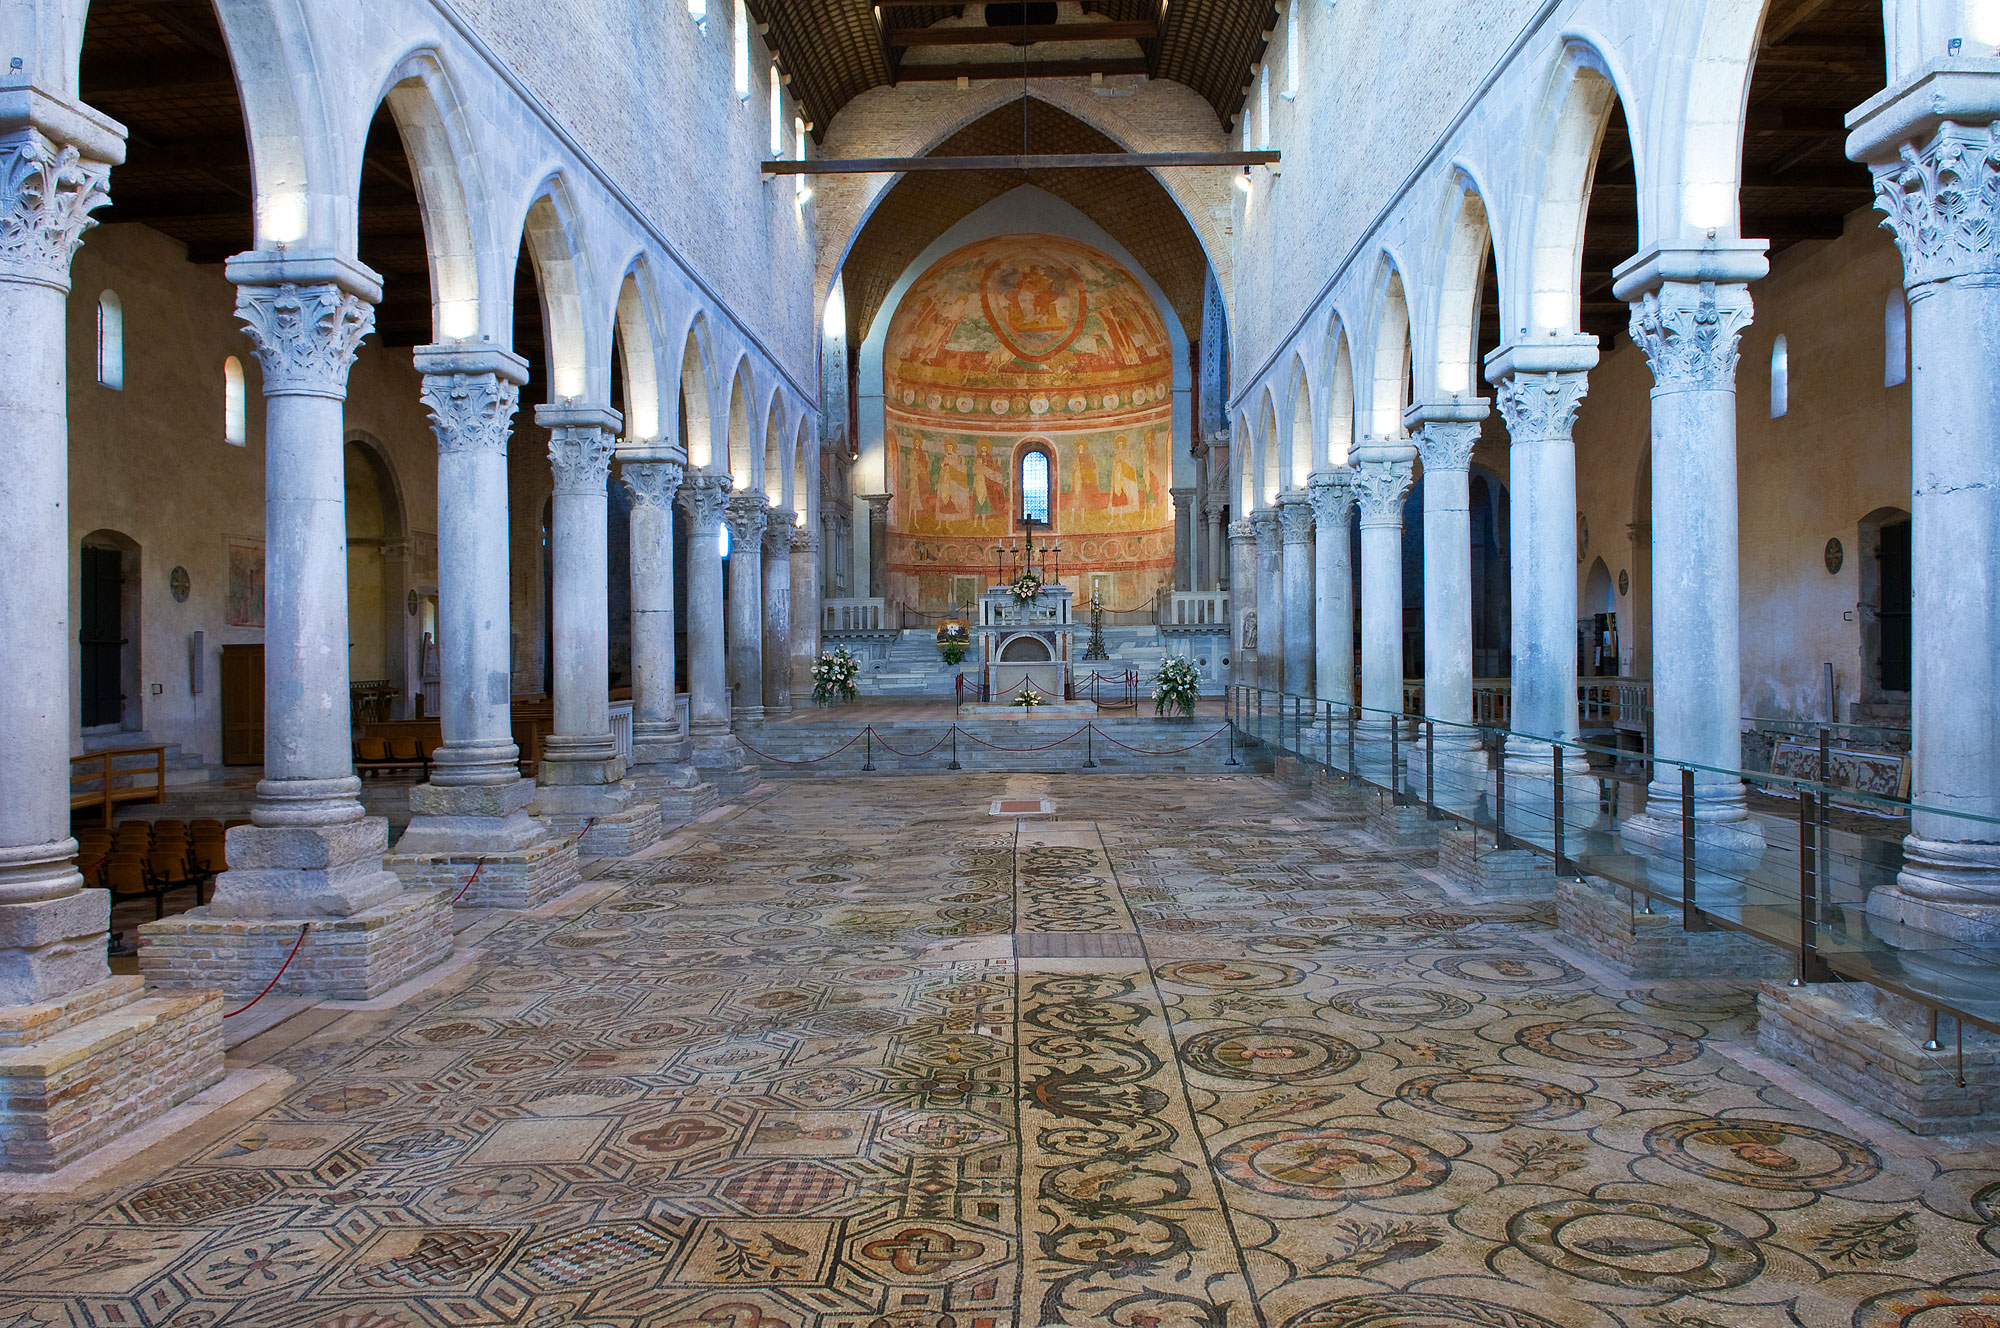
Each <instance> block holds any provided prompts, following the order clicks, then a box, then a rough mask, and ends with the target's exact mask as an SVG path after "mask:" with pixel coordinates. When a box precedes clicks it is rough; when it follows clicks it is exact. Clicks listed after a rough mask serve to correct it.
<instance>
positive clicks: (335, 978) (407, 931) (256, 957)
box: [139, 875, 452, 1001]
mask: <svg viewBox="0 0 2000 1328" xmlns="http://www.w3.org/2000/svg"><path fill="white" fill-rule="evenodd" d="M390 879H391V880H394V879H395V877H394V876H393V875H392V876H390ZM449 898H450V897H449V896H448V895H443V894H439V893H437V892H435V891H431V890H408V891H406V890H403V889H402V888H401V886H400V884H399V885H398V887H397V893H396V895H395V897H394V898H392V899H390V900H389V901H388V902H386V903H382V904H378V905H377V906H375V907H374V908H370V909H365V910H363V911H361V912H359V913H353V914H349V915H347V916H345V917H292V918H266V917H258V918H246V917H239V916H231V915H227V914H223V913H218V912H217V911H216V910H215V907H214V906H213V905H208V906H204V907H202V908H194V909H189V910H188V911H187V912H185V913H182V914H179V915H178V916H176V917H171V918H167V919H166V920H165V921H162V922H149V923H147V924H145V925H144V926H142V927H140V928H139V971H140V972H141V973H143V974H144V975H145V977H146V980H147V981H148V982H149V983H151V984H153V985H154V986H156V987H167V988H187V987H221V988H222V991H223V994H224V995H225V996H226V997H228V998H229V999H230V1000H247V999H249V998H251V997H253V996H255V995H256V994H257V993H258V992H260V991H262V990H263V989H264V985H265V984H266V983H268V982H270V981H271V979H272V977H273V976H274V975H276V974H277V972H278V969H279V967H280V966H281V965H283V964H284V962H285V956H286V955H287V954H290V953H291V951H292V946H293V945H294V943H297V944H298V953H297V954H296V955H294V956H293V958H292V962H291V964H290V966H289V967H286V968H285V971H284V976H283V977H282V978H280V979H279V980H278V984H277V986H275V987H273V988H271V991H272V994H273V995H278V996H318V997H322V998H324V999H327V1000H336V1001H366V1000H372V999H374V998H375V997H377V996H380V995H381V994H382V993H383V992H385V991H388V990H389V989H390V988H391V987H396V986H400V985H401V984H403V983H405V982H407V981H409V980H410V979H411V978H413V977H415V976H417V975H418V974H419V973H422V972H424V971H425V970H426V969H429V968H432V967H434V966H435V965H437V964H439V963H441V962H443V960H444V959H445V958H446V957H447V956H448V955H450V953H451V944H452V941H451V912H450V907H449V903H448V901H449ZM308 922H310V923H311V924H312V929H311V930H310V931H309V932H307V933H306V936H305V940H304V941H303V942H299V929H300V927H301V926H303V925H304V924H305V923H308Z"/></svg>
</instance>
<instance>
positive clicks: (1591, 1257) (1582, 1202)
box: [1507, 1199, 1764, 1295]
mask: <svg viewBox="0 0 2000 1328" xmlns="http://www.w3.org/2000/svg"><path fill="white" fill-rule="evenodd" d="M1507 1239H1508V1241H1509V1242H1511V1243H1512V1244H1513V1246H1514V1248H1515V1249H1517V1250H1520V1251H1521V1252H1522V1253H1523V1254H1526V1255H1527V1256H1528V1257H1529V1258H1531V1259H1533V1260H1535V1261H1536V1262H1537V1263H1541V1264H1546V1265H1547V1266H1548V1267H1550V1268H1553V1269H1555V1270H1556V1271H1557V1272H1559V1273H1568V1274H1569V1275H1570V1276H1571V1277H1580V1278H1583V1279H1584V1280H1585V1281H1587V1282H1598V1283H1601V1284H1603V1285H1605V1286H1615V1287H1624V1288H1626V1289H1628V1290H1632V1291H1661V1292H1669V1293H1671V1294H1674V1295H1686V1294H1688V1293H1690V1292H1700V1291H1721V1290H1723V1289H1725V1288H1727V1287H1734V1286H1742V1285H1743V1284H1744V1283H1745V1282H1748V1281H1749V1280H1750V1279H1751V1278H1753V1277H1755V1276H1757V1274H1759V1273H1761V1272H1762V1271H1763V1270H1764V1258H1763V1256H1762V1255H1761V1254H1759V1253H1758V1252H1757V1246H1756V1245H1755V1244H1754V1243H1753V1242H1752V1241H1751V1240H1750V1238H1749V1237H1747V1236H1745V1235H1743V1233H1741V1232H1739V1231H1736V1230H1734V1229H1733V1228H1731V1227H1726V1226H1724V1225H1723V1224H1722V1223H1720V1222H1717V1221H1715V1220H1714V1219H1712V1218H1707V1217H1703V1216H1702V1215H1701V1214H1699V1213H1691V1212H1689V1211H1688V1210H1687V1209H1685V1208H1670V1207H1668V1206H1667V1205H1665V1204H1656V1203H1643V1202H1639V1201H1636V1200H1618V1199H1564V1200H1561V1201H1560V1202H1557V1203H1550V1204H1543V1205H1542V1206H1541V1207H1539V1208H1530V1209H1528V1210H1527V1211H1525V1212H1521V1213H1516V1214H1515V1215H1514V1216H1513V1217H1512V1218H1511V1219H1510V1220H1509V1221H1508V1223H1507Z"/></svg>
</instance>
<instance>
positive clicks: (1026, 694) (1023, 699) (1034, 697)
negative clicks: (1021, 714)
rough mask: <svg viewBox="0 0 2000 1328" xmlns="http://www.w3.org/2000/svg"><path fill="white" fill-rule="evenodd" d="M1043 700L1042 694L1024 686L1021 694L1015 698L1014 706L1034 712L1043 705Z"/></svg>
mask: <svg viewBox="0 0 2000 1328" xmlns="http://www.w3.org/2000/svg"><path fill="white" fill-rule="evenodd" d="M1042 699H1043V698H1042V694H1041V693H1040V692H1038V691H1036V690H1035V689H1034V688H1032V687H1026V686H1024V687H1022V688H1021V694H1020V695H1019V696H1017V697H1015V698H1014V704H1015V705H1017V706H1020V707H1021V708H1022V709H1023V710H1033V709H1034V708H1035V707H1036V706H1038V705H1040V704H1042Z"/></svg>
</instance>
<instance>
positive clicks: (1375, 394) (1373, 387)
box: [1363, 254, 1410, 438]
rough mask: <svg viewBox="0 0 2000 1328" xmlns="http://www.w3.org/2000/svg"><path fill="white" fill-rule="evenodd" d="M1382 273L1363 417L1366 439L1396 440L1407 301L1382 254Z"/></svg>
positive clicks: (1405, 366)
mask: <svg viewBox="0 0 2000 1328" xmlns="http://www.w3.org/2000/svg"><path fill="white" fill-rule="evenodd" d="M1382 271H1383V274H1382V295H1381V299H1380V302H1379V303H1378V304H1377V306H1376V315H1375V341H1374V346H1373V347H1372V352H1371V354H1370V356H1369V375H1368V377H1369V383H1368V407H1367V410H1366V412H1365V414H1364V416H1363V418H1364V419H1365V420H1366V423H1367V434H1368V436H1369V437H1373V438H1397V437H1400V436H1401V435H1402V432H1403V407H1405V406H1407V405H1409V404H1410V403H1409V383H1410V302H1409V296H1408V295H1407V293H1406V292H1405V290H1404V287H1403V274H1402V271H1401V269H1400V267H1399V265H1398V264H1397V262H1396V260H1395V259H1394V258H1392V257H1390V256H1389V255H1387V254H1384V255H1383V256H1382Z"/></svg>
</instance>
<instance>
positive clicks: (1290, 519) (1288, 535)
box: [1278, 493, 1313, 544]
mask: <svg viewBox="0 0 2000 1328" xmlns="http://www.w3.org/2000/svg"><path fill="white" fill-rule="evenodd" d="M1278 523H1279V525H1281V526H1283V527H1284V532H1285V543H1287V544H1310V543H1312V537H1313V508H1312V499H1310V498H1308V497H1306V496H1305V495H1304V494H1303V493H1288V494H1286V495H1285V496H1284V499H1283V500H1282V501H1281V502H1280V503H1279V504H1278Z"/></svg>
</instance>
